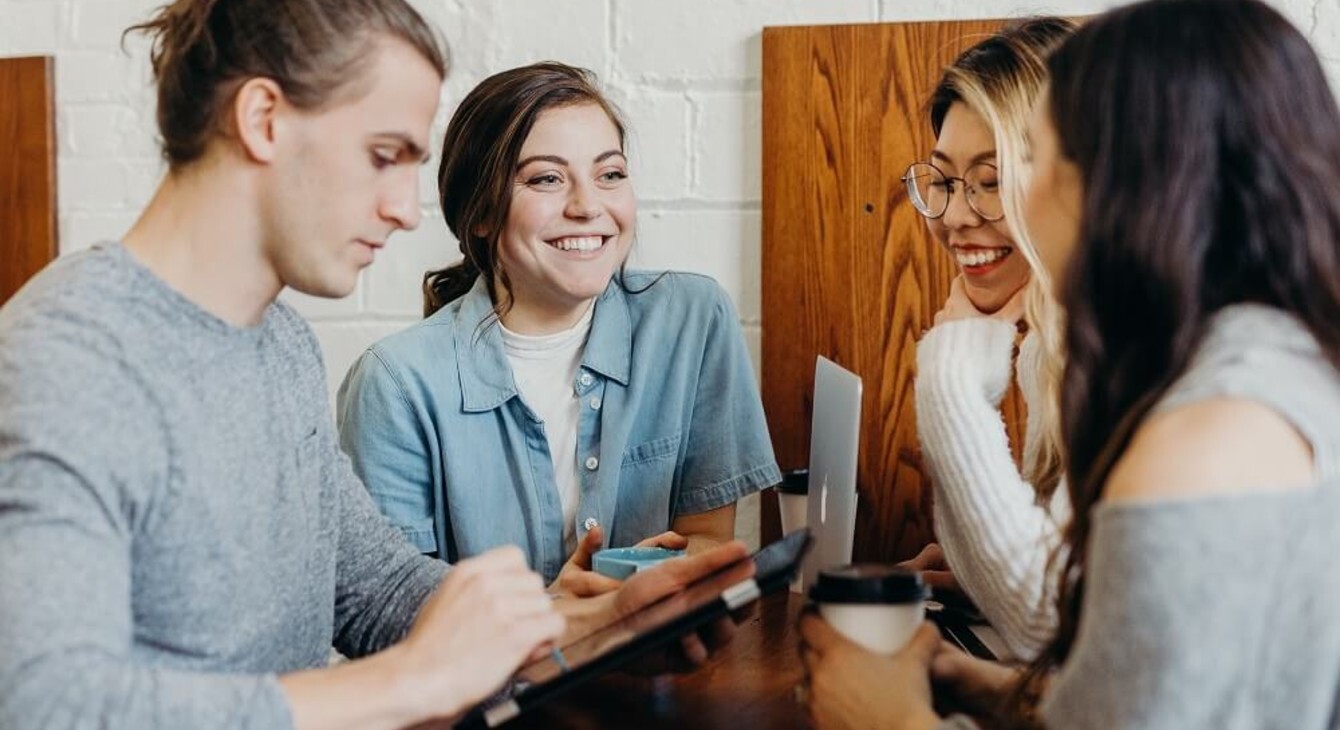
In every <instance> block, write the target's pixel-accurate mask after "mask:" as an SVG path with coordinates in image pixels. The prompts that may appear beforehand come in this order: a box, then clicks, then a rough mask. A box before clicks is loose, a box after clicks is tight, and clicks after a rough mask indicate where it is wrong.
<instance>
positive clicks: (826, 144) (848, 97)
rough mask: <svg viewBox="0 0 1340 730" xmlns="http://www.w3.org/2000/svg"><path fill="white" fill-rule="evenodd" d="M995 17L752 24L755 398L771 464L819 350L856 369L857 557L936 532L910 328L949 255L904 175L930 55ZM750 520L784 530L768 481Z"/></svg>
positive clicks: (916, 331) (922, 116) (792, 453)
mask: <svg viewBox="0 0 1340 730" xmlns="http://www.w3.org/2000/svg"><path fill="white" fill-rule="evenodd" d="M999 27H1000V21H989V20H982V21H937V22H919V23H879V24H868V25H838V26H819V27H814V26H811V27H777V28H767V29H765V30H764V32H763V171H762V174H763V280H762V285H763V291H762V299H763V301H762V304H763V310H762V319H763V332H762V351H763V362H762V391H763V405H764V409H765V411H766V413H767V417H768V425H769V428H770V429H771V432H772V439H773V445H774V446H775V447H776V451H777V459H778V462H779V463H780V465H781V467H782V469H783V470H788V469H795V468H799V467H803V466H804V465H805V464H806V462H807V461H808V459H809V441H810V439H809V428H810V414H811V412H812V403H811V399H812V396H811V393H812V391H813V384H814V361H815V356H816V355H824V356H826V357H828V358H830V359H832V360H834V361H836V362H838V363H839V364H841V365H843V366H844V367H846V368H848V369H850V370H853V371H855V372H856V373H857V374H859V375H861V376H862V378H863V380H864V383H865V389H864V403H863V405H862V413H861V443H860V449H859V466H858V470H857V471H858V474H857V489H858V491H859V493H860V505H859V509H858V512H857V519H856V540H855V546H854V550H853V553H854V554H853V557H854V559H856V560H860V561H866V560H871V561H893V560H900V559H905V558H908V557H911V556H912V555H915V554H916V552H917V551H918V550H919V549H920V548H921V547H922V546H923V545H925V544H926V543H927V542H929V541H931V540H932V539H933V534H932V524H931V509H932V505H931V491H930V488H929V483H928V481H927V474H926V470H925V467H924V465H923V464H922V460H921V449H920V446H919V444H918V442H917V435H916V414H915V404H916V399H915V397H914V391H913V387H914V384H915V373H914V370H915V367H916V342H917V340H918V339H919V338H920V337H921V335H922V333H923V332H924V331H925V330H926V329H927V328H929V327H930V325H931V320H932V318H933V317H934V315H935V312H936V311H938V310H939V308H940V306H941V305H942V304H943V303H944V300H945V297H946V296H947V295H948V293H949V284H950V282H951V281H952V279H953V276H954V274H955V272H956V270H955V267H954V263H953V261H952V260H951V259H950V257H949V256H948V255H947V254H946V253H945V252H944V251H942V250H941V248H940V246H939V245H938V244H937V243H936V242H935V241H934V240H933V239H932V238H931V237H930V235H929V233H928V232H927V230H926V226H925V224H924V222H923V220H922V219H921V217H920V216H919V215H918V214H917V212H916V211H915V210H914V209H913V208H912V206H911V204H910V203H909V202H908V201H907V200H906V197H907V196H906V194H905V193H904V191H903V186H902V182H901V181H900V177H901V176H902V174H903V171H904V170H905V169H906V168H907V166H908V165H909V164H910V163H912V162H914V161H917V160H922V159H925V158H926V157H927V155H928V153H929V152H930V149H931V147H932V145H933V143H934V139H933V138H932V135H931V131H930V122H929V121H928V118H927V115H926V110H925V102H926V99H927V97H928V96H929V93H930V91H931V90H932V89H933V87H934V85H935V83H936V82H937V81H938V79H939V76H940V74H941V72H942V70H943V69H944V67H945V66H946V65H948V64H949V63H950V62H951V61H952V60H953V58H954V57H955V56H956V55H957V54H958V53H959V52H960V51H961V50H963V49H964V48H966V47H968V46H970V45H971V44H972V43H974V42H975V41H976V40H978V39H980V38H981V37H982V36H983V35H984V34H987V33H990V32H993V31H994V30H996V29H997V28H999ZM1021 403H1022V399H1021V398H1020V397H1019V396H1018V394H1017V393H1011V394H1010V395H1009V396H1008V397H1007V400H1006V404H1005V413H1006V421H1007V422H1008V423H1009V427H1010V431H1011V440H1012V442H1013V443H1014V444H1015V445H1016V448H1017V445H1018V444H1019V442H1020V439H1019V438H1017V434H1018V432H1019V428H1018V426H1019V425H1020V424H1022V421H1023V418H1022V412H1021V406H1020V404H1021ZM1016 458H1017V454H1016ZM762 520H763V521H762V525H761V528H762V529H761V534H762V537H763V540H764V542H765V543H766V542H768V541H770V540H771V539H775V537H776V536H778V535H779V533H780V524H779V521H778V518H777V506H776V497H775V495H773V494H772V493H771V492H769V493H765V495H764V500H763V515H762Z"/></svg>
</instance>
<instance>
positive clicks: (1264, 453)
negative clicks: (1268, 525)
mask: <svg viewBox="0 0 1340 730" xmlns="http://www.w3.org/2000/svg"><path fill="white" fill-rule="evenodd" d="M1313 475H1314V472H1313V466H1312V450H1311V447H1310V446H1309V445H1308V443H1307V441H1306V440H1305V439H1304V438H1303V436H1302V435H1301V434H1300V433H1299V432H1298V430H1297V429H1295V428H1294V426H1293V424H1291V423H1290V422H1289V421H1288V420H1287V419H1285V417H1284V416H1282V415H1281V414H1280V413H1279V412H1277V411H1275V410H1274V409H1272V408H1270V407H1269V406H1267V405H1265V404H1264V403H1261V402H1260V401H1255V400H1250V399H1245V398H1213V399H1208V400H1202V401H1197V402H1195V403H1192V404H1189V405H1185V406H1182V407H1178V408H1173V409H1170V410H1166V411H1161V412H1158V413H1156V414H1154V415H1153V416H1151V417H1150V418H1149V419H1148V420H1146V421H1145V422H1144V423H1143V424H1142V425H1141V426H1140V427H1139V428H1138V429H1137V430H1136V432H1135V435H1134V436H1133V437H1132V439H1131V443H1130V445H1129V446H1128V447H1127V449H1126V451H1125V453H1124V454H1123V455H1122V456H1121V458H1120V460H1119V461H1118V462H1117V464H1116V466H1115V467H1113V469H1112V473H1111V474H1110V475H1109V477H1108V480H1107V484H1106V485H1105V486H1104V490H1103V498H1104V500H1106V501H1112V502H1129V501H1158V500H1161V499H1168V498H1171V499H1177V498H1183V497H1197V496H1211V495H1222V494H1232V493H1238V492H1253V491H1269V490H1275V489H1285V488H1290V487H1298V486H1303V485H1307V484H1310V483H1311V482H1312V481H1313V480H1314V476H1313Z"/></svg>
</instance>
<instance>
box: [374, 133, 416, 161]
mask: <svg viewBox="0 0 1340 730" xmlns="http://www.w3.org/2000/svg"><path fill="white" fill-rule="evenodd" d="M372 136H373V137H374V138H376V139H388V140H395V141H396V142H399V143H400V144H401V145H403V146H404V147H405V152H406V153H408V154H409V156H410V157H412V158H414V159H417V160H418V161H419V162H420V163H425V162H428V158H429V156H430V155H429V153H428V150H425V149H424V148H423V147H422V146H421V145H420V144H419V143H418V142H415V141H414V138H413V137H411V136H409V135H408V134H406V133H404V132H379V133H377V134H374V135H372Z"/></svg>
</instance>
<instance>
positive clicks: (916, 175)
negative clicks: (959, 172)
mask: <svg viewBox="0 0 1340 730" xmlns="http://www.w3.org/2000/svg"><path fill="white" fill-rule="evenodd" d="M903 184H904V185H906V186H907V197H909V198H911V199H912V205H913V206H914V207H916V209H917V212H918V213H920V214H922V215H924V216H926V217H927V218H930V219H932V220H934V219H936V218H940V217H942V216H943V215H944V214H945V211H947V210H949V199H950V198H952V197H954V187H955V186H956V185H957V186H959V187H962V188H963V195H964V197H965V198H966V199H967V201H968V207H970V208H972V210H973V212H974V213H976V214H977V215H979V216H981V218H982V220H985V221H992V222H994V221H998V220H1000V219H1001V218H1004V217H1005V206H1004V205H1003V204H1002V203H1001V202H1000V173H999V172H998V171H997V170H996V166H995V165H993V164H991V163H989V162H979V163H977V164H975V165H973V166H972V167H969V168H968V170H967V172H964V173H963V177H950V176H948V175H946V174H944V171H943V170H941V169H940V168H938V167H936V166H935V165H932V164H931V163H929V162H914V163H912V165H910V166H909V167H908V168H907V172H906V173H904V174H903Z"/></svg>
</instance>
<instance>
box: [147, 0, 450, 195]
mask: <svg viewBox="0 0 1340 730" xmlns="http://www.w3.org/2000/svg"><path fill="white" fill-rule="evenodd" d="M129 33H144V34H145V35H147V36H149V38H150V39H151V41H152V43H153V48H152V51H151V53H150V58H151V61H152V64H153V70H154V78H155V79H156V80H157V82H158V132H159V134H160V135H161V137H162V148H163V158H164V159H165V160H166V161H167V162H168V164H169V165H170V166H171V167H172V168H173V169H179V168H181V167H183V166H185V165H188V164H190V163H192V162H194V161H196V160H198V159H199V158H200V157H201V156H202V155H204V153H205V149H206V147H207V146H208V144H209V141H210V139H211V138H213V137H214V136H215V135H217V134H219V133H220V132H221V131H222V123H223V119H224V118H225V117H226V116H227V113H226V106H227V105H228V103H229V101H230V99H231V95H232V94H233V93H235V92H236V91H237V88H238V87H239V86H240V85H241V82H244V81H245V80H246V79H248V78H252V77H256V76H264V77H266V78H270V79H274V81H275V82H276V83H278V84H279V86H280V88H282V89H283V90H284V96H285V97H286V98H287V99H288V101H289V102H290V103H292V104H293V105H294V106H296V107H298V108H300V109H317V108H320V107H321V106H322V105H324V104H325V103H327V102H328V101H329V100H331V99H332V98H334V96H335V94H336V93H337V92H339V91H341V90H343V89H344V88H345V87H347V86H349V85H350V84H353V83H358V82H360V81H363V80H364V76H365V70H366V68H367V67H368V65H369V64H370V63H371V60H372V58H373V56H372V54H371V53H369V50H370V49H371V47H372V44H373V42H374V41H375V40H376V39H377V38H378V37H379V36H385V37H391V38H397V39H399V40H401V41H404V42H405V43H407V44H409V45H410V46H411V47H413V48H414V49H415V50H416V51H418V52H419V55H421V56H423V57H424V59H425V60H427V61H428V63H430V64H431V65H432V66H433V68H434V69H436V70H437V73H438V75H439V76H446V73H447V54H446V49H445V45H444V44H443V43H442V41H441V39H440V38H438V36H437V34H436V32H434V31H433V29H432V28H431V27H430V26H429V25H428V23H427V22H425V21H424V19H423V18H422V17H421V16H420V15H419V13H418V12H417V11H415V10H414V8H413V7H411V6H410V5H409V3H407V2H405V0H175V1H174V2H171V3H168V4H167V5H164V6H162V7H161V8H159V9H158V10H157V11H156V12H155V13H154V15H153V17H152V18H150V19H149V20H148V21H146V22H144V23H140V24H138V25H135V26H132V27H130V28H129V29H127V30H126V34H129Z"/></svg>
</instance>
